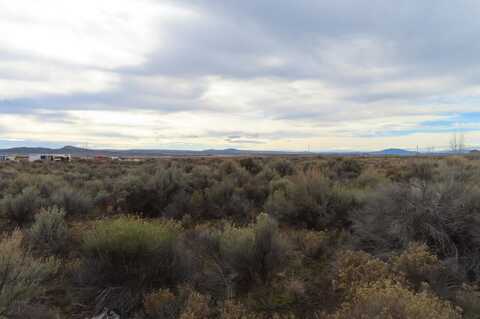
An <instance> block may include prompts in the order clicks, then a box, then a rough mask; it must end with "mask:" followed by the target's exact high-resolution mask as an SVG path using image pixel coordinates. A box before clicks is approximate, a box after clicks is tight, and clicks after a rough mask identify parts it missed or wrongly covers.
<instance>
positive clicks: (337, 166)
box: [328, 158, 363, 180]
mask: <svg viewBox="0 0 480 319" xmlns="http://www.w3.org/2000/svg"><path fill="white" fill-rule="evenodd" d="M328 166H329V169H330V173H331V174H332V175H331V178H332V179H340V180H350V179H355V178H357V177H359V176H360V174H361V173H362V170H363V167H362V165H361V164H360V162H359V161H358V160H356V159H353V158H339V159H335V160H330V161H329V162H328Z"/></svg>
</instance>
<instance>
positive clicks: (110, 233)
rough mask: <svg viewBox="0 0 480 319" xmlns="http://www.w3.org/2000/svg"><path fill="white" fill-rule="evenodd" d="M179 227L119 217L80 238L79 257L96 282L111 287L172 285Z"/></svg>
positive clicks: (97, 226)
mask: <svg viewBox="0 0 480 319" xmlns="http://www.w3.org/2000/svg"><path fill="white" fill-rule="evenodd" d="M180 229H181V227H180V226H179V224H177V223H175V222H172V221H152V222H149V221H145V220H142V219H139V218H135V217H119V218H116V219H112V220H104V221H99V222H97V223H96V224H95V229H94V230H91V231H89V232H87V233H86V234H85V235H84V236H83V243H82V248H83V254H84V257H85V258H86V259H87V260H90V261H91V262H93V263H94V264H95V265H96V267H95V271H96V272H97V275H99V277H100V278H101V281H100V283H103V284H106V285H107V286H108V285H112V286H116V285H119V286H125V285H132V286H139V287H145V286H152V287H155V286H165V285H168V284H169V283H170V284H171V283H172V282H175V277H176V275H177V271H178V269H175V262H176V251H175V242H176V239H177V237H178V235H179V233H180Z"/></svg>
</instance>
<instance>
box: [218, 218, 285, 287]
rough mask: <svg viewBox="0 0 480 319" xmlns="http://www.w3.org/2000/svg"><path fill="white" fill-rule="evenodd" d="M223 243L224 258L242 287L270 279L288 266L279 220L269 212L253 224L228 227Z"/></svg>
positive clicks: (223, 235) (223, 236) (221, 247)
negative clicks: (276, 220)
mask: <svg viewBox="0 0 480 319" xmlns="http://www.w3.org/2000/svg"><path fill="white" fill-rule="evenodd" d="M220 245H221V246H220V249H221V254H222V256H223V258H224V259H225V261H226V263H227V264H228V266H229V267H230V268H231V269H232V271H233V272H234V274H235V276H236V279H237V282H238V283H240V284H241V285H244V287H243V288H249V287H251V285H253V284H255V283H262V284H267V283H268V282H270V280H271V279H272V278H273V276H275V275H276V274H277V273H278V272H279V271H281V270H282V269H283V268H284V267H285V266H286V263H287V256H288V253H289V247H288V245H287V243H286V242H285V240H284V239H283V238H282V237H281V236H280V234H279V232H278V225H277V223H276V222H275V221H274V220H273V219H272V218H271V217H269V216H268V215H266V214H261V215H259V216H258V218H257V221H256V223H255V224H254V225H252V226H250V227H245V228H237V227H232V226H230V227H227V228H226V229H225V231H224V232H223V233H222V236H221V244H220Z"/></svg>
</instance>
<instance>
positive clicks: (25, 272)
mask: <svg viewBox="0 0 480 319" xmlns="http://www.w3.org/2000/svg"><path fill="white" fill-rule="evenodd" d="M22 240H23V236H22V234H21V233H20V231H15V232H14V233H12V234H11V235H10V236H7V237H4V238H3V239H2V240H1V241H0V318H11V317H14V316H15V315H16V313H17V312H20V311H21V310H22V309H24V308H25V307H26V306H27V305H28V304H29V302H30V301H31V300H32V299H33V298H38V297H40V296H41V295H42V294H43V292H44V290H45V289H44V286H43V284H45V283H46V282H47V281H48V280H49V279H51V278H52V276H53V275H54V274H55V273H56V272H57V270H58V263H57V261H56V260H55V259H53V258H48V259H39V258H34V257H33V256H32V254H31V253H30V252H29V251H28V250H24V248H23V247H22Z"/></svg>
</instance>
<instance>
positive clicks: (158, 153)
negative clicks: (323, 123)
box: [0, 146, 314, 157]
mask: <svg viewBox="0 0 480 319" xmlns="http://www.w3.org/2000/svg"><path fill="white" fill-rule="evenodd" d="M56 153H58V154H71V155H72V156H81V157H91V156H125V157H128V156H138V157H162V156H269V155H278V156H280V155H309V154H314V153H307V152H287V151H285V152H283V151H249V150H237V149H232V148H229V149H224V150H214V149H209V150H203V151H191V150H148V149H145V150H144V149H139V150H136V149H132V150H109V149H86V148H79V147H75V146H64V147H62V148H45V147H14V148H8V149H0V154H3V155H31V154H56Z"/></svg>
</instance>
